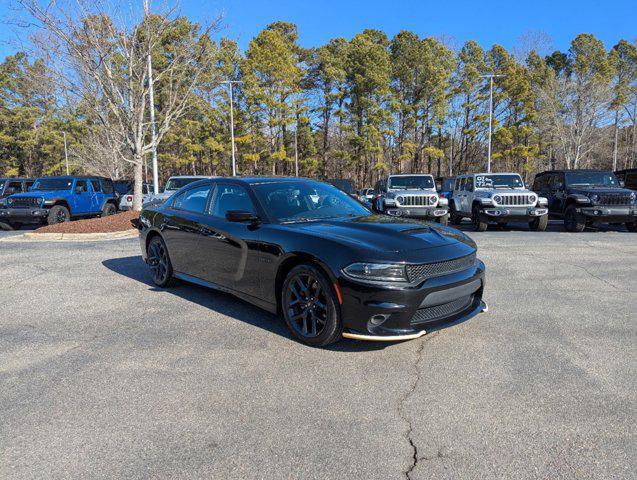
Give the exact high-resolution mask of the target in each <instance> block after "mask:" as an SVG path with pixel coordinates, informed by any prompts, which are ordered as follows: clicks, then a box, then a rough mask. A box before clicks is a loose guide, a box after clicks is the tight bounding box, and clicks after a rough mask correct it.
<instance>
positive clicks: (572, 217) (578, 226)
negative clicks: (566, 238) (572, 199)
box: [564, 205, 586, 233]
mask: <svg viewBox="0 0 637 480" xmlns="http://www.w3.org/2000/svg"><path fill="white" fill-rule="evenodd" d="M564 228H565V229H566V230H567V231H568V232H576V233H579V232H583V231H584V229H585V228H586V218H584V216H582V215H580V214H578V213H577V212H576V211H575V205H569V206H568V207H567V208H566V212H564Z"/></svg>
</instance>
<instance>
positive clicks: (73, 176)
mask: <svg viewBox="0 0 637 480" xmlns="http://www.w3.org/2000/svg"><path fill="white" fill-rule="evenodd" d="M49 178H54V179H60V180H73V179H74V178H79V179H81V180H88V179H90V178H99V179H100V180H110V181H111V182H112V180H111V179H110V178H108V177H101V176H99V175H53V176H51V175H46V176H44V177H38V178H37V179H38V180H43V179H49Z"/></svg>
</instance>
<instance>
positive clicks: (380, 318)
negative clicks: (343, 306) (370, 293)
mask: <svg viewBox="0 0 637 480" xmlns="http://www.w3.org/2000/svg"><path fill="white" fill-rule="evenodd" d="M388 318H389V315H387V314H383V313H379V314H377V315H372V317H371V318H370V319H369V322H370V323H371V324H372V325H380V324H381V323H383V322H384V321H385V320H387V319H388Z"/></svg>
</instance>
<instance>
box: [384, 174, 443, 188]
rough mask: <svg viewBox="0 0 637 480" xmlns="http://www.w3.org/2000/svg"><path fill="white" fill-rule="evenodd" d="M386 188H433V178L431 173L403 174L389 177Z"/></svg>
mask: <svg viewBox="0 0 637 480" xmlns="http://www.w3.org/2000/svg"><path fill="white" fill-rule="evenodd" d="M387 188H392V189H394V190H422V189H425V188H434V179H433V177H432V176H431V175H405V176H400V177H389V181H388V182H387Z"/></svg>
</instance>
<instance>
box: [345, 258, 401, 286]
mask: <svg viewBox="0 0 637 480" xmlns="http://www.w3.org/2000/svg"><path fill="white" fill-rule="evenodd" d="M343 273H344V274H345V275H347V276H348V277H351V278H355V279H357V280H365V281H368V282H374V283H377V282H392V283H394V282H403V283H405V282H407V273H406V272H405V266H404V265H400V264H390V263H352V264H351V265H348V266H347V267H345V268H344V269H343Z"/></svg>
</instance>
